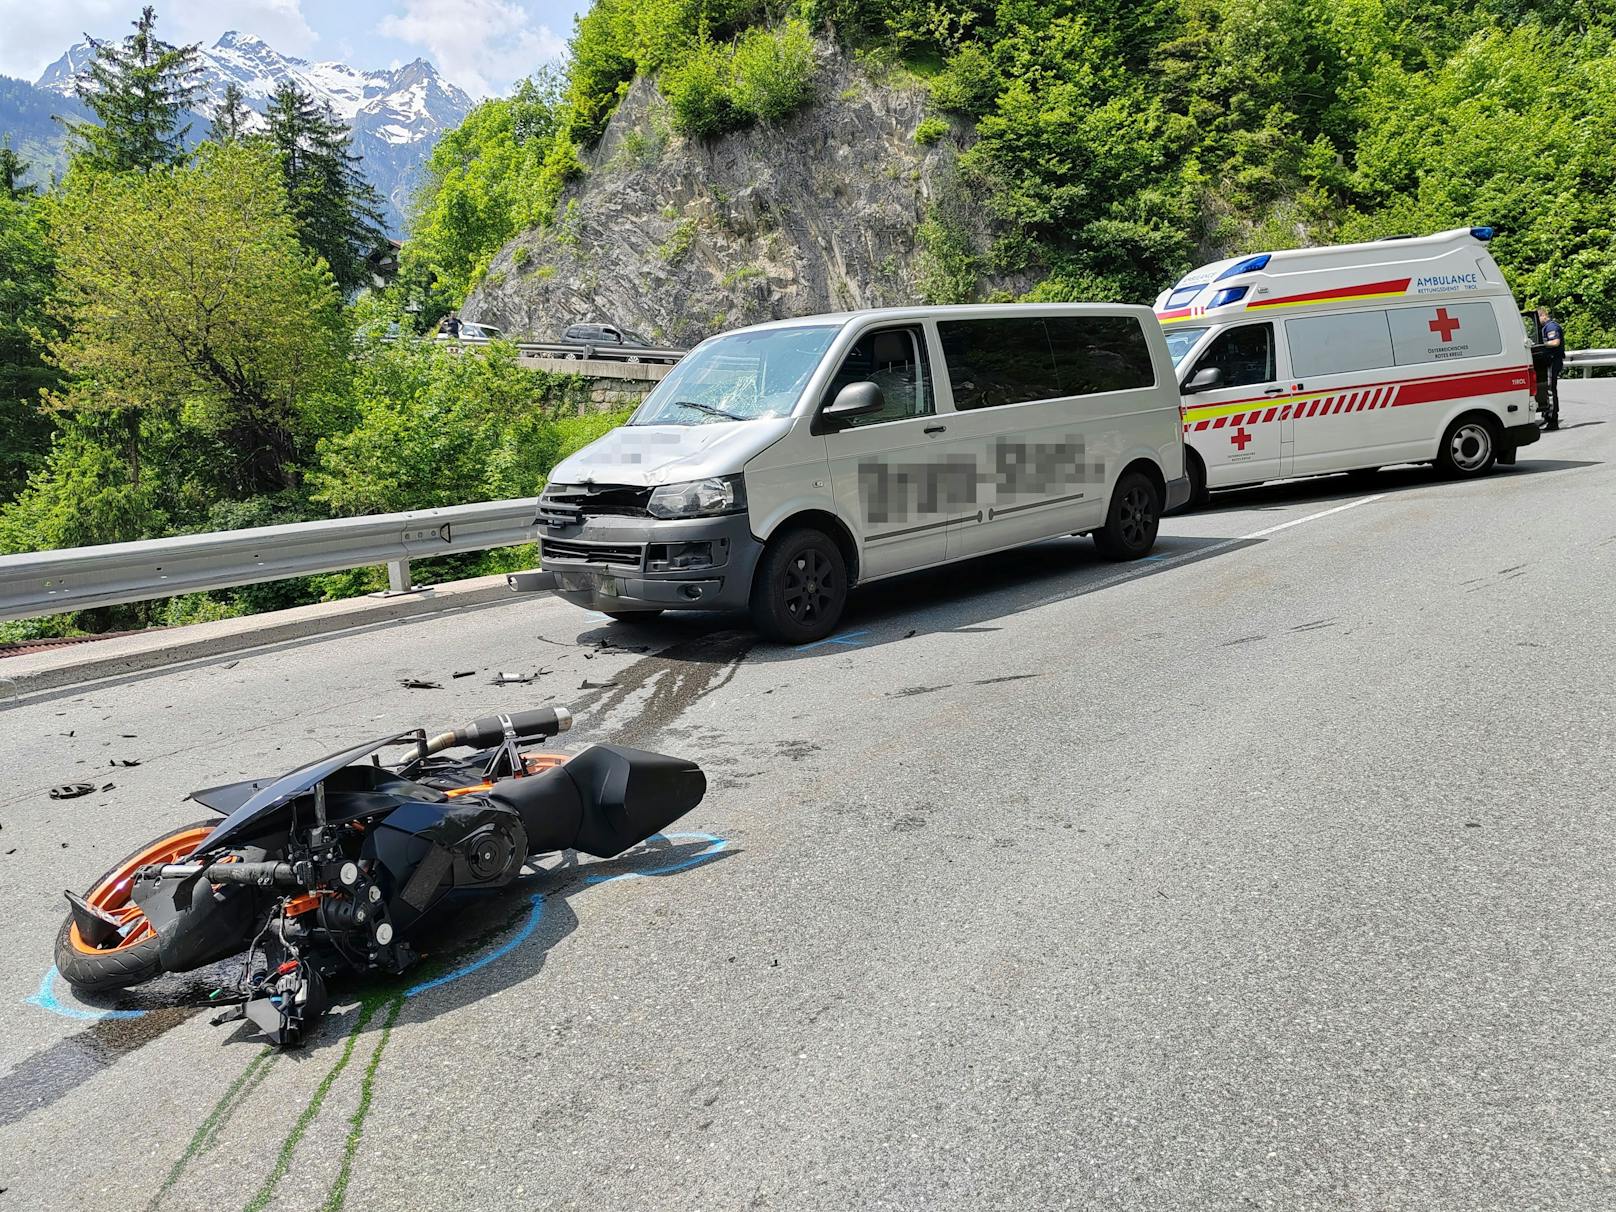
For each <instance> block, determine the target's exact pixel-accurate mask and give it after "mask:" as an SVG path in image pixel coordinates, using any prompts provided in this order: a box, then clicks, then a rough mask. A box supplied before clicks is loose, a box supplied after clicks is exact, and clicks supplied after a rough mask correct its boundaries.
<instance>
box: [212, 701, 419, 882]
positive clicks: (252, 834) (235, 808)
mask: <svg viewBox="0 0 1616 1212" xmlns="http://www.w3.org/2000/svg"><path fill="white" fill-rule="evenodd" d="M417 739H418V735H417V734H416V733H413V732H406V733H398V734H394V735H391V736H384V737H378V738H376V739H375V740H373V741H366V742H365V743H364V744H362V745H355V746H354V747H353V748H351V749H344V750H342V751H341V752H338V753H333V754H331V755H329V756H327V757H323V758H320V759H319V760H318V761H314V762H310V763H309V764H308V765H306V766H299V767H298V768H297V769H295V770H291V771H288V772H287V773H286V774H283V775H281V776H280V777H279V778H277V779H274V780H272V781H267V782H266V781H264V780H257V781H252V782H245V783H226V784H224V785H222V786H219V787H209V788H205V789H204V790H202V791H193V792H192V793H191V798H192V799H194V800H196V801H197V802H198V803H200V804H204V805H206V806H207V807H209V808H213V809H214V811H216V812H221V811H228V813H229V815H228V816H226V817H225V819H224V820H222V821H220V822H219V824H218V825H217V826H215V827H214V830H213V832H212V833H210V834H208V836H207V837H205V838H203V839H202V841H201V843H200V844H198V846H197V848H196V849H195V850H194V851H192V852H191V854H192V857H194V856H196V855H200V854H206V853H208V852H209V851H212V850H218V849H221V848H223V847H226V846H230V845H233V844H239V843H241V842H243V841H247V840H251V839H254V838H256V837H257V836H258V835H260V834H262V833H265V832H268V831H269V829H270V827H271V825H272V824H273V820H272V818H273V815H274V814H275V813H276V812H278V811H279V810H280V809H282V808H284V807H285V806H286V805H287V804H289V803H291V801H292V800H294V799H296V798H297V797H298V796H300V795H303V794H304V793H306V792H308V791H309V790H311V789H312V788H313V787H314V785H315V784H316V783H320V782H323V781H325V780H326V779H329V778H331V777H332V776H333V775H335V774H336V773H337V772H338V771H339V770H341V769H342V768H343V767H344V766H352V765H354V764H355V763H357V762H362V761H363V760H364V759H365V758H367V757H369V756H370V755H371V754H373V753H375V752H376V751H377V750H378V749H383V748H386V747H387V746H389V745H404V744H409V743H412V742H414V741H416V740H417ZM367 769H374V770H375V771H376V775H375V777H374V779H373V780H371V781H372V782H373V783H376V784H380V785H381V786H375V787H371V788H365V789H364V790H381V791H382V792H383V794H388V795H392V796H394V797H396V798H398V799H412V800H429V801H432V800H441V799H443V796H442V794H441V793H439V792H436V791H433V790H431V789H430V788H427V787H422V786H420V785H419V784H416V783H411V782H409V781H408V780H407V779H400V778H398V777H397V776H396V775H394V774H392V772H391V771H387V770H384V769H381V768H379V767H369V768H367ZM356 790H357V789H356ZM380 806H382V807H385V805H380ZM327 808H328V811H329V810H331V809H332V808H338V809H340V805H332V804H330V803H328V805H327ZM375 810H377V809H376V808H375V807H372V808H369V809H367V810H365V811H358V812H352V813H350V814H349V818H350V819H351V817H353V816H363V815H367V812H369V811H375ZM338 819H339V817H338V816H336V815H333V816H332V820H333V822H335V821H337V820H338Z"/></svg>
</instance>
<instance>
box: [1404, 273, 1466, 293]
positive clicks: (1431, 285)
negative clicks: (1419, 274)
mask: <svg viewBox="0 0 1616 1212" xmlns="http://www.w3.org/2000/svg"><path fill="white" fill-rule="evenodd" d="M1480 289H1481V275H1480V274H1475V273H1470V274H1429V275H1427V276H1426V277H1423V278H1415V279H1414V290H1413V293H1414V294H1416V295H1438V294H1446V293H1447V292H1448V291H1451V290H1480Z"/></svg>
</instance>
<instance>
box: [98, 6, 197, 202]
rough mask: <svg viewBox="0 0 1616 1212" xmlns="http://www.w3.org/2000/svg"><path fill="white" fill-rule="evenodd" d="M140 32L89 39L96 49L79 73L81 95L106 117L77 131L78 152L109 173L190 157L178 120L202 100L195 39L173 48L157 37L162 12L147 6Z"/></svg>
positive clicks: (137, 26) (137, 24)
mask: <svg viewBox="0 0 1616 1212" xmlns="http://www.w3.org/2000/svg"><path fill="white" fill-rule="evenodd" d="M134 25H135V32H134V33H133V34H130V35H129V36H128V37H126V38H125V39H124V40H123V41H122V42H121V43H114V42H97V41H95V40H94V39H91V45H92V46H94V48H95V55H94V57H93V58H92V59H91V60H90V63H89V66H88V67H87V68H86V69H85V71H84V74H83V75H81V76H80V77H79V79H78V83H77V90H78V95H79V100H81V101H83V102H84V103H85V104H86V105H87V106H89V107H90V109H91V111H92V112H93V113H94V114H95V116H96V117H97V118H99V119H100V125H96V124H95V123H93V122H83V123H78V124H75V125H74V126H73V127H72V128H71V130H72V133H73V135H74V139H75V142H76V143H77V147H76V149H75V154H76V156H77V157H78V158H79V159H80V160H82V161H84V162H86V163H88V164H89V165H91V166H92V167H94V168H98V169H101V170H103V171H107V172H127V171H129V170H131V169H138V170H139V171H141V172H148V171H150V170H151V169H153V168H157V167H159V166H162V165H169V164H179V163H180V162H182V161H183V160H184V159H185V158H186V154H187V153H186V151H185V136H186V135H187V134H188V133H190V130H191V124H190V123H189V122H187V123H185V124H184V125H183V126H182V125H180V121H181V119H182V118H184V117H185V114H186V112H187V111H188V110H189V109H190V108H191V106H192V104H193V103H194V102H195V100H196V95H197V92H198V85H197V83H196V71H197V67H196V55H197V46H198V44H197V43H194V42H193V43H192V44H191V45H189V46H179V47H176V46H172V45H170V44H169V43H167V42H164V41H163V40H162V39H161V38H159V37H157V35H156V33H155V32H154V30H155V27H156V25H157V13H156V11H155V10H154V9H153V8H152V7H151V6H150V5H147V6H146V7H145V8H143V9H142V10H141V12H140V18H139V20H137V21H136V22H135V23H134Z"/></svg>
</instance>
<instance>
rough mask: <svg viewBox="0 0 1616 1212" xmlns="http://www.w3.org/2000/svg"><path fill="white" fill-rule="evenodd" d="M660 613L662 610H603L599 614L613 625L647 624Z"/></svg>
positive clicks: (659, 608)
mask: <svg viewBox="0 0 1616 1212" xmlns="http://www.w3.org/2000/svg"><path fill="white" fill-rule="evenodd" d="M661 613H662V608H661V607H658V608H657V609H655V610H603V611H601V614H603V615H605V616H606V617H607V618H608V619H611V620H612V621H613V622H614V623H649V622H650V621H651V620H652V619H654V618H656V617H657V615H659V614H661Z"/></svg>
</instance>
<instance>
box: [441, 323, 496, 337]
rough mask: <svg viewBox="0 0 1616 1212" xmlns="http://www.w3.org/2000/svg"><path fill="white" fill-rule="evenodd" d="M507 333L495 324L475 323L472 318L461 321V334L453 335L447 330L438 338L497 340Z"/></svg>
mask: <svg viewBox="0 0 1616 1212" xmlns="http://www.w3.org/2000/svg"><path fill="white" fill-rule="evenodd" d="M504 335H505V330H504V329H503V328H500V327H498V326H497V325H494V324H474V323H472V322H471V321H470V320H462V321H460V335H459V336H458V337H451V336H450V335H449V334H448V333H446V332H440V333H439V334H438V337H437V339H438V340H440V341H497V340H499V339H500V338H502V337H503V336H504Z"/></svg>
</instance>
